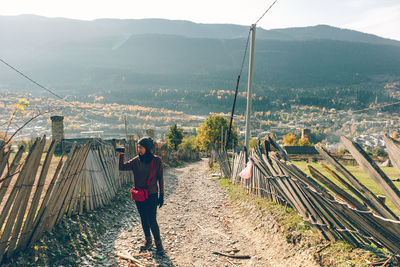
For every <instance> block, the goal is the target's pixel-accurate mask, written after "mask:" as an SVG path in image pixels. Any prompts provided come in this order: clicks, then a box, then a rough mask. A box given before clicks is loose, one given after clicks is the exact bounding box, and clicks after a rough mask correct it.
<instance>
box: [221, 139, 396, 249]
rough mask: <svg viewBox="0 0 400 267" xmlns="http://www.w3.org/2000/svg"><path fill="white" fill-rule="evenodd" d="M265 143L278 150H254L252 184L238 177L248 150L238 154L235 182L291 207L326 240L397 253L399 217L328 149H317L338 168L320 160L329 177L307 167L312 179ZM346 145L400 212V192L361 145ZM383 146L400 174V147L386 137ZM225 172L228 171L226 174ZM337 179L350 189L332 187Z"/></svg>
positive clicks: (236, 157)
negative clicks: (341, 241) (374, 246)
mask: <svg viewBox="0 0 400 267" xmlns="http://www.w3.org/2000/svg"><path fill="white" fill-rule="evenodd" d="M267 142H269V143H270V144H271V145H272V146H273V147H275V149H276V152H269V153H266V152H265V151H263V148H262V147H261V146H260V147H256V148H255V149H254V150H253V152H252V153H251V154H250V156H249V160H251V161H252V162H253V166H254V167H253V171H252V177H251V178H250V179H248V180H244V179H241V178H240V177H239V176H238V173H239V172H240V171H241V170H242V169H243V168H244V166H245V165H246V160H245V154H244V152H241V153H240V154H236V155H235V157H234V159H233V167H232V171H231V173H230V174H231V180H232V182H233V183H236V184H237V183H241V184H242V185H243V186H245V187H246V188H247V190H248V192H252V193H254V194H257V195H259V196H261V197H265V198H267V199H268V200H270V201H273V202H275V203H279V204H282V205H288V206H290V207H292V208H293V209H295V210H296V211H297V212H298V213H299V214H300V216H301V217H302V218H303V219H304V220H305V221H306V222H307V223H308V224H309V225H310V226H311V228H312V229H314V230H315V231H316V232H318V233H320V235H321V236H322V237H324V238H325V239H327V240H330V241H332V240H339V239H340V240H345V241H347V242H348V243H349V244H352V245H353V246H355V247H363V246H366V245H370V244H374V245H376V246H377V247H385V248H387V249H388V250H389V251H390V252H391V253H393V254H395V255H398V254H399V252H400V221H399V217H398V216H396V215H395V212H393V211H392V210H391V209H389V208H388V207H387V205H385V202H384V201H382V199H380V198H378V197H377V196H376V195H375V194H374V193H372V192H371V191H370V190H369V189H368V188H367V187H366V186H364V185H363V184H362V183H361V182H360V181H359V180H358V179H357V178H356V177H355V176H354V175H352V174H351V173H350V172H349V171H348V170H347V169H346V168H345V167H344V166H343V165H341V164H340V163H339V162H338V161H337V160H336V159H335V158H333V157H332V156H331V155H330V154H329V153H328V152H327V151H326V150H325V149H324V148H322V147H320V146H316V149H317V151H318V152H319V153H320V154H321V156H322V157H323V158H324V159H325V161H326V162H329V163H330V165H331V166H333V167H334V168H335V169H336V171H335V170H333V169H331V168H330V167H328V166H327V165H326V164H323V163H322V162H321V165H322V167H323V168H324V169H325V170H326V171H327V172H328V173H329V174H330V176H331V177H330V178H328V177H326V176H325V175H323V174H322V173H320V172H319V171H318V170H316V169H315V168H313V167H312V166H308V168H309V170H310V173H311V175H312V177H310V176H308V175H306V174H305V173H304V172H302V171H301V170H300V169H299V168H297V167H296V166H295V165H294V164H292V163H291V162H290V160H289V159H288V157H287V155H286V154H285V152H284V151H283V150H282V149H281V148H280V146H279V145H278V144H276V143H275V142H274V141H273V140H271V139H269V140H268V141H267ZM342 142H343V143H344V144H345V146H346V148H347V149H348V150H349V151H350V153H351V154H352V156H353V157H354V159H355V160H356V161H357V162H358V164H359V165H360V166H361V167H362V168H363V169H364V170H365V171H366V172H367V173H368V174H369V176H370V177H371V178H372V179H373V180H374V181H375V182H376V183H377V184H378V185H379V187H380V188H381V189H382V190H383V191H384V192H385V195H386V196H387V197H388V198H389V199H390V200H391V201H392V203H393V204H394V205H395V207H396V208H397V209H398V210H400V192H399V190H398V189H397V187H396V186H395V185H394V184H393V182H392V181H391V180H390V179H389V178H388V177H387V176H386V174H385V173H384V172H383V171H382V170H381V169H380V168H379V167H378V166H377V165H376V164H375V163H374V162H373V161H372V160H371V159H370V158H369V156H368V155H367V154H366V153H365V151H364V150H363V149H362V148H361V147H360V146H359V145H358V144H356V143H354V142H352V141H351V140H349V139H348V138H346V137H342ZM385 142H386V146H387V150H388V154H389V156H390V158H391V160H392V162H393V164H394V166H395V168H396V169H397V171H398V172H399V173H400V143H399V142H397V141H395V140H393V139H392V138H390V137H388V136H385ZM221 166H224V165H221ZM221 171H222V172H223V173H225V172H227V171H228V170H221ZM339 173H340V174H339ZM334 179H335V180H337V182H338V183H340V184H342V185H343V187H345V188H347V189H348V191H345V190H343V188H342V187H339V186H338V185H337V184H336V183H334V182H333V180H334ZM348 192H351V193H348Z"/></svg>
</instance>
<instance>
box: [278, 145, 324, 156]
mask: <svg viewBox="0 0 400 267" xmlns="http://www.w3.org/2000/svg"><path fill="white" fill-rule="evenodd" d="M283 148H284V150H285V151H286V154H288V155H317V154H319V153H318V151H317V150H316V149H315V148H314V147H313V146H284V147H283Z"/></svg>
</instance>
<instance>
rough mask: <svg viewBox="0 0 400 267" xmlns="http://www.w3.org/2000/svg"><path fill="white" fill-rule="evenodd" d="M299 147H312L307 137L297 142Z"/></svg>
mask: <svg viewBox="0 0 400 267" xmlns="http://www.w3.org/2000/svg"><path fill="white" fill-rule="evenodd" d="M297 145H298V146H311V143H310V141H309V140H308V138H307V137H304V136H303V137H301V138H300V139H299V141H298V142H297Z"/></svg>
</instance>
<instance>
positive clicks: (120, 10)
mask: <svg viewBox="0 0 400 267" xmlns="http://www.w3.org/2000/svg"><path fill="white" fill-rule="evenodd" d="M272 2H273V0H141V1H137V0H112V1H111V0H109V1H105V0H0V15H19V14H37V15H43V16H47V17H67V18H75V19H85V20H92V19H96V18H129V19H140V18H166V19H178V20H190V21H194V22H200V23H233V24H242V25H250V24H251V23H254V22H255V21H256V20H257V18H258V17H259V16H260V15H261V14H262V13H263V12H264V11H265V9H266V8H267V7H268V6H269V5H270V4H271V3H272ZM316 24H329V25H332V26H336V27H341V28H349V29H354V30H359V31H362V32H367V33H373V34H376V35H379V36H382V37H387V38H392V39H397V40H400V0H278V2H277V3H276V4H275V6H274V7H273V8H272V9H271V10H270V12H269V13H268V14H267V15H266V16H265V17H264V19H263V20H262V21H261V22H260V23H259V24H258V26H260V27H263V28H265V29H272V28H286V27H297V26H310V25H316Z"/></svg>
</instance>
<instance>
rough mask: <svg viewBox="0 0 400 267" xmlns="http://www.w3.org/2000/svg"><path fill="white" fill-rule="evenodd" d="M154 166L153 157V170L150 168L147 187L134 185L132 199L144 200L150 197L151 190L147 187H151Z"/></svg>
mask: <svg viewBox="0 0 400 267" xmlns="http://www.w3.org/2000/svg"><path fill="white" fill-rule="evenodd" d="M153 166H154V158H153V161H152V162H151V170H150V175H149V180H148V181H147V186H146V189H141V188H136V187H133V188H132V189H131V199H132V200H136V201H140V202H142V201H145V200H146V199H148V198H149V192H148V191H147V187H149V185H150V178H151V174H152V173H153Z"/></svg>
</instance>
